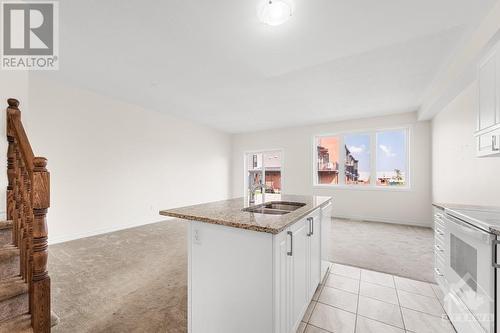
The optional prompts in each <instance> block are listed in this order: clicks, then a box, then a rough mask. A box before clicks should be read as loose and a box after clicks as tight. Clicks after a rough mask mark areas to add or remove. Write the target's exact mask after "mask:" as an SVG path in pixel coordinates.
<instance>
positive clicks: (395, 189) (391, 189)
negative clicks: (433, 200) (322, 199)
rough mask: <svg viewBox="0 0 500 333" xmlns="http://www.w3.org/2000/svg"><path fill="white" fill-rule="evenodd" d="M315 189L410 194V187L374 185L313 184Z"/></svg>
mask: <svg viewBox="0 0 500 333" xmlns="http://www.w3.org/2000/svg"><path fill="white" fill-rule="evenodd" d="M313 188H315V189H330V190H347V191H387V192H411V191H412V188H411V186H403V187H392V186H376V185H329V184H315V185H313Z"/></svg>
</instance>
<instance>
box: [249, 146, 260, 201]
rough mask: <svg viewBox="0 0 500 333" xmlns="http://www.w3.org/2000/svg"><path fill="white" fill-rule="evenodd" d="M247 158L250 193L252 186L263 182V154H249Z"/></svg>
mask: <svg viewBox="0 0 500 333" xmlns="http://www.w3.org/2000/svg"><path fill="white" fill-rule="evenodd" d="M246 159H247V177H248V181H247V184H248V193H250V189H251V188H253V187H254V186H257V185H258V184H260V183H262V154H261V153H256V154H247V156H246ZM259 191H260V190H259Z"/></svg>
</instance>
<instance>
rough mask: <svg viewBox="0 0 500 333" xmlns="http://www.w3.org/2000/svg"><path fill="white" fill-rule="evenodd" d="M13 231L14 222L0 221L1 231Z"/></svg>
mask: <svg viewBox="0 0 500 333" xmlns="http://www.w3.org/2000/svg"><path fill="white" fill-rule="evenodd" d="M3 229H12V220H7V221H0V230H3Z"/></svg>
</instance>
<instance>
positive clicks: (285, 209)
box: [242, 201, 306, 215]
mask: <svg viewBox="0 0 500 333" xmlns="http://www.w3.org/2000/svg"><path fill="white" fill-rule="evenodd" d="M305 205H306V204H305V203H302V202H291V201H271V202H266V203H263V204H260V205H255V206H250V207H247V208H244V209H242V210H243V211H244V212H250V213H258V214H269V215H284V214H288V213H290V212H293V211H294V210H297V209H299V208H300V207H303V206H305Z"/></svg>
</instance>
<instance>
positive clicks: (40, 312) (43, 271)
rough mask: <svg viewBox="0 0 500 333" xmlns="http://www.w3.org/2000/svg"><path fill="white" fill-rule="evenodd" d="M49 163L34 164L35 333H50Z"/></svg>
mask: <svg viewBox="0 0 500 333" xmlns="http://www.w3.org/2000/svg"><path fill="white" fill-rule="evenodd" d="M46 166H47V159H45V158H43V157H35V158H34V160H33V179H32V184H33V188H32V191H31V196H32V203H33V215H34V221H33V272H32V274H33V275H32V284H31V288H32V299H30V303H31V304H30V305H31V324H32V326H33V331H34V332H35V333H48V332H50V278H49V274H48V271H47V257H48V243H47V231H48V230H47V221H46V215H47V209H48V208H49V206H50V175H49V172H48V171H47V169H46Z"/></svg>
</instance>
